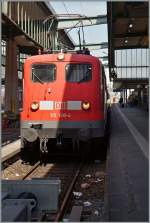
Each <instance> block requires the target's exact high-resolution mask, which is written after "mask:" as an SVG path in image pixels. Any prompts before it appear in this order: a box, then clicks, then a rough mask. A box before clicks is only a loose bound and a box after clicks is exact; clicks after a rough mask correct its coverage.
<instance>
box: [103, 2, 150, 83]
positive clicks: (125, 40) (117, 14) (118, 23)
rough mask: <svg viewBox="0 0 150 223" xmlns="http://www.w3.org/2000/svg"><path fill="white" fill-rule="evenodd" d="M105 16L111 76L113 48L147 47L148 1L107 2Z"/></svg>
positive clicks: (113, 63) (113, 59) (113, 56)
mask: <svg viewBox="0 0 150 223" xmlns="http://www.w3.org/2000/svg"><path fill="white" fill-rule="evenodd" d="M107 16H108V18H107V19H108V57H109V72H110V78H112V76H111V73H112V69H113V68H114V66H115V50H119V49H120V50H123V49H138V48H148V45H149V39H148V1H141V2H138V1H137V2H124V1H123V2H108V3H107ZM115 81H117V80H115ZM126 81H127V80H126ZM132 82H133V80H132Z"/></svg>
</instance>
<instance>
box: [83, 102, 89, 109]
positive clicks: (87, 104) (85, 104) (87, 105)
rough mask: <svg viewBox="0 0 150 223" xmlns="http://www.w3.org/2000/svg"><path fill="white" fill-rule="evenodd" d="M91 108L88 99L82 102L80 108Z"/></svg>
mask: <svg viewBox="0 0 150 223" xmlns="http://www.w3.org/2000/svg"><path fill="white" fill-rule="evenodd" d="M90 108H91V104H90V102H88V101H84V102H82V109H84V110H89V109H90Z"/></svg>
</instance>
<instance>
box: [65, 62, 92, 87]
mask: <svg viewBox="0 0 150 223" xmlns="http://www.w3.org/2000/svg"><path fill="white" fill-rule="evenodd" d="M66 80H67V81H68V82H76V83H81V82H88V81H90V80H92V66H91V65H90V64H67V65H66Z"/></svg>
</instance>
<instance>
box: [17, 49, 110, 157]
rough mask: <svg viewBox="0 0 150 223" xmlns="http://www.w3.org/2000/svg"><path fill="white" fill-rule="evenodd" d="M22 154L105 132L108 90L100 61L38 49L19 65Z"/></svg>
mask: <svg viewBox="0 0 150 223" xmlns="http://www.w3.org/2000/svg"><path fill="white" fill-rule="evenodd" d="M23 84H24V86H23V88H24V93H23V111H22V112H21V141H22V149H21V153H22V157H29V156H31V155H32V156H33V157H35V154H36V155H37V156H38V155H39V156H42V154H43V155H44V154H47V153H49V152H50V150H51V148H52V146H48V145H49V143H51V142H53V144H55V145H56V146H57V145H58V146H63V145H64V144H66V143H70V142H71V143H72V145H73V148H75V147H76V145H78V146H77V147H78V149H82V148H79V147H80V142H87V141H88V142H89V141H92V142H94V141H95V142H96V141H97V140H99V139H102V138H103V137H104V136H105V132H106V123H107V99H108V91H107V86H106V77H105V73H104V68H103V66H102V63H101V61H100V60H99V59H98V58H96V57H94V56H91V55H87V54H84V53H83V52H80V53H76V52H74V53H70V52H65V53H64V52H56V53H51V54H40V55H36V56H32V57H29V58H27V59H26V61H25V64H24V83H23Z"/></svg>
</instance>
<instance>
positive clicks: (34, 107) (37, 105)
mask: <svg viewBox="0 0 150 223" xmlns="http://www.w3.org/2000/svg"><path fill="white" fill-rule="evenodd" d="M38 108H39V103H38V102H36V101H34V102H32V104H31V109H32V110H33V111H36V110H38Z"/></svg>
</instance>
